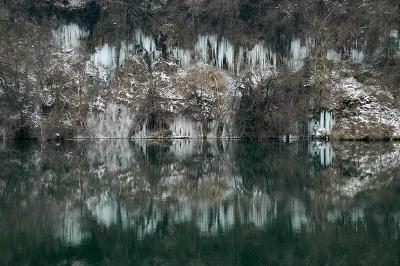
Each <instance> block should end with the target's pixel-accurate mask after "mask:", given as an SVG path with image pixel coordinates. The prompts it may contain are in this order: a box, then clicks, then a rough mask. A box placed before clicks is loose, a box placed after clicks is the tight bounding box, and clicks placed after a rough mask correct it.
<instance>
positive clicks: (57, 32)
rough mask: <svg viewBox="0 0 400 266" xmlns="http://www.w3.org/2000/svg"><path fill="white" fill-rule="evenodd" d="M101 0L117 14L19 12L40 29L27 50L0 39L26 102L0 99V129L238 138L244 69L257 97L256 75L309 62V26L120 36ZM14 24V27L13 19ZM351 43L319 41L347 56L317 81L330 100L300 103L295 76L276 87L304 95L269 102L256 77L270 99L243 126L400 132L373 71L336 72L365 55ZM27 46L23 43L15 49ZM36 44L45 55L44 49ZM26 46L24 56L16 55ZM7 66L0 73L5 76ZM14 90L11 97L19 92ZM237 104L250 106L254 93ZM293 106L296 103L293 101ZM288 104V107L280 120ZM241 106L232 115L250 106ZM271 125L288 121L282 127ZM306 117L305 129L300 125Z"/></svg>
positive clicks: (75, 1)
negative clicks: (361, 76)
mask: <svg viewBox="0 0 400 266" xmlns="http://www.w3.org/2000/svg"><path fill="white" fill-rule="evenodd" d="M107 2H108V1H89V0H87V1H86V0H81V1H80V0H67V1H61V0H60V1H53V2H52V5H55V6H56V7H58V8H61V9H66V10H70V11H71V12H72V13H71V14H74V12H75V11H76V14H81V13H82V12H80V11H79V9H85V8H86V7H87V6H88V5H95V7H96V8H99V9H101V4H106V3H107ZM48 4H49V3H48ZM108 4H109V5H107V6H104V10H103V11H104V12H108V11H107V10H114V11H113V12H115V13H112V14H111V13H110V14H109V15H110V17H109V19H115V22H114V21H106V22H107V23H110V24H107V23H105V24H104V25H97V26H96V25H95V24H96V23H97V22H90V23H88V25H86V24H85V23H82V20H84V19H82V18H80V17H79V16H78V17H79V18H78V17H76V18H75V17H74V16H71V17H68V19H67V20H66V21H57V22H51V23H54V25H53V24H51V27H50V26H46V27H45V28H35V27H33V26H32V25H31V24H29V23H26V25H25V24H22V26H21V28H24V27H26V28H28V26H29V25H30V26H31V27H32V29H36V30H37V32H40V33H42V32H43V33H46V34H43V36H44V37H43V38H42V39H40V38H38V36H36V38H35V39H34V40H35V41H34V42H32V43H33V44H34V45H33V46H32V48H29V50H27V48H28V45H27V44H26V43H25V44H24V45H26V47H24V46H21V47H22V48H17V51H12V52H10V51H8V52H4V53H3V50H1V49H0V51H1V52H2V53H3V54H6V55H7V54H13V53H20V54H21V56H20V58H6V60H3V61H16V60H15V59H18V60H21V61H22V62H23V63H21V66H19V67H18V68H16V69H11V70H12V71H16V72H17V73H18V72H21V73H19V74H21V76H23V75H26V79H25V80H24V82H25V83H26V84H25V85H24V88H22V89H23V90H24V91H25V92H26V93H25V95H22V96H24V97H25V96H26V99H23V102H24V104H26V105H27V106H23V108H22V107H21V108H20V109H21V110H17V109H18V108H16V109H15V108H14V107H12V105H13V104H12V103H7V104H6V105H3V104H2V106H1V108H0V112H1V114H2V117H0V118H1V119H0V138H12V137H15V136H26V137H34V138H39V139H49V138H50V139H51V138H77V137H83V138H237V137H242V136H239V133H238V132H239V130H237V129H236V128H235V126H236V127H238V124H239V123H235V122H237V121H236V120H235V119H238V115H237V114H238V113H240V111H238V110H239V108H237V107H238V106H239V105H240V104H238V102H240V100H241V99H244V98H245V97H242V95H241V86H242V85H243V84H242V83H243V82H242V81H243V80H244V79H245V78H247V79H248V80H250V81H251V83H252V85H251V86H250V87H251V88H249V90H248V92H249V95H251V96H254V95H256V96H257V93H255V94H253V93H250V92H253V91H255V87H257V86H258V85H257V84H260V83H261V82H262V81H265V80H267V79H268V78H269V77H271V76H274V75H276V74H277V73H293V72H295V73H303V72H301V71H304V73H306V70H305V69H306V68H307V64H308V62H309V61H312V60H315V61H317V59H316V58H314V57H315V55H314V54H313V53H312V51H313V50H314V49H316V47H315V45H316V41H315V36H312V34H305V35H304V36H303V35H294V36H293V37H290V38H289V39H286V40H284V42H283V43H280V44H279V45H278V44H277V43H276V42H274V41H273V40H269V39H268V38H266V39H265V40H263V41H260V40H258V39H257V40H254V39H251V38H249V39H251V40H241V41H237V40H236V41H234V38H230V36H229V37H228V36H224V35H217V34H215V32H213V31H212V30H210V31H209V32H200V33H198V34H197V32H196V34H195V35H193V36H192V37H193V38H192V40H191V43H190V44H185V45H183V44H181V43H180V42H178V41H172V39H169V37H168V36H167V34H166V33H164V32H163V31H161V33H160V32H157V33H154V32H153V34H150V33H149V31H144V30H142V29H141V28H139V27H137V28H135V27H136V26H135V27H134V28H132V29H129V30H130V31H129V32H128V33H124V34H122V33H121V32H120V31H118V32H119V33H118V34H120V35H121V36H118V37H116V36H113V35H112V34H111V33H110V31H114V30H116V27H117V26H118V25H119V24H118V23H119V22H118V20H117V18H116V17H115V15H116V14H120V13H119V12H117V11H118V10H119V9H118V8H120V6H119V5H115V6H113V5H112V4H111V2H108ZM164 4H165V3H164ZM49 5H50V4H49ZM89 9H91V7H90V8H89ZM96 10H97V9H96ZM125 11H126V10H125ZM96 12H97V11H96ZM110 12H111V11H110ZM83 13H85V12H83ZM68 14H69V13H68ZM105 14H106V13H105ZM111 15H113V16H111ZM105 17H106V16H105ZM71 18H72V19H71ZM74 19H75V20H74ZM8 20H9V19H7V21H8ZM5 21H6V20H4V21H3V20H2V21H1V22H0V23H5ZM91 23H92V24H91ZM171 23H172V22H171ZM89 24H90V25H89ZM111 24H112V25H113V26H111ZM5 25H6V24H5ZM27 25H28V26H27ZM103 26H104V27H103ZM106 26H107V27H106ZM125 26H126V25H125ZM37 27H38V26H37ZM108 27H110V28H108ZM121 27H122V26H121ZM143 28H144V27H143ZM161 28H163V29H164V28H165V29H166V30H165V32H168V34H171V35H173V33H174V32H173V29H174V25H173V24H171V25H170V24H168V25H166V26H165V27H161ZM28 29H29V28H28ZM12 30H14V31H15V32H14V33H15V35H16V36H19V35H18V34H20V33H19V29H18V28H15V29H14V28H13V29H12ZM29 32H35V31H34V30H29V31H27V33H24V34H25V35H27V34H28V33H29ZM392 32H393V31H392ZM24 34H22V35H24ZM118 34H117V35H118ZM20 35H21V34H20ZM38 35H41V34H38ZM107 35H108V36H107ZM390 36H391V38H395V39H396V38H398V34H397V33H396V34H394V33H391V35H390ZM19 37H20V39H24V38H25V39H24V41H25V42H26V39H27V38H26V36H19ZM34 37H35V36H34ZM114 37H116V38H114ZM240 37H243V36H240ZM17 41H19V39H18V38H16V40H15V42H17ZM41 43H45V44H46V45H40V44H41ZM249 43H250V44H249ZM2 44H3V43H2ZM281 46H284V47H281ZM350 46H351V47H347V49H344V48H343V49H339V50H341V51H336V50H332V49H327V50H324V51H323V52H321V54H320V55H318V57H321V58H325V59H326V60H329V61H330V62H331V64H334V65H336V64H337V65H339V63H341V62H342V61H343V60H347V63H346V64H347V65H346V66H343V65H344V64H343V65H341V66H340V67H342V68H343V69H341V70H340V69H339V70H338V69H336V70H332V71H331V73H329V86H328V90H326V91H325V93H326V94H327V95H329V96H328V99H325V101H323V102H322V103H321V102H319V103H318V105H317V106H311V103H310V106H309V107H310V108H308V109H309V110H307V106H306V105H308V103H307V102H308V98H312V97H313V96H315V97H318V95H317V93H315V95H312V93H310V92H305V91H304V90H307V89H304V90H303V88H308V87H307V85H305V84H301V86H299V87H300V89H299V90H297V88H296V90H294V89H292V90H290V88H289V89H286V88H285V89H283V90H281V91H284V97H283V98H289V97H286V96H287V95H289V94H290V93H292V94H293V92H294V91H295V92H296V93H297V94H298V95H302V96H301V97H303V98H304V99H305V98H307V99H306V100H304V101H300V100H298V99H297V100H292V98H289V100H288V101H287V102H285V104H286V105H279V104H277V103H279V101H278V100H276V101H275V102H274V97H275V98H277V96H274V95H277V94H276V93H275V92H274V90H275V91H276V88H272V89H270V88H266V87H268V86H267V85H266V86H264V87H263V89H265V90H266V91H265V92H264V91H263V92H261V94H263V93H264V95H266V96H265V97H264V98H265V99H267V100H265V101H261V103H259V105H256V107H257V108H258V107H259V106H261V107H260V108H259V109H262V108H263V107H265V106H267V105H268V107H265V108H264V109H262V110H261V111H260V112H259V114H258V115H259V116H260V117H261V118H260V119H259V120H254V121H256V122H254V121H253V120H251V119H249V120H251V121H250V122H249V123H247V124H246V128H250V129H254V128H258V127H257V126H254V125H253V124H255V123H264V124H265V125H266V126H265V127H259V128H262V130H264V131H267V130H266V129H265V128H269V127H270V128H279V130H276V131H279V134H278V135H279V136H281V135H284V134H286V135H285V138H289V139H290V140H293V139H297V138H298V137H299V136H298V135H300V134H302V135H304V136H303V137H306V135H308V136H311V137H315V138H321V139H327V138H333V139H391V138H400V122H399V119H398V117H399V113H400V111H399V109H398V107H397V108H396V107H395V102H396V101H398V99H395V97H394V96H393V95H392V94H391V93H390V92H388V91H386V89H385V87H384V86H379V85H376V84H380V82H379V81H378V80H374V79H373V78H370V79H369V80H367V81H366V82H368V83H366V82H364V83H360V82H358V81H357V80H356V79H355V78H353V77H349V76H348V75H347V76H346V75H345V74H343V73H342V72H346V71H347V72H349V71H350V72H351V70H348V69H346V68H348V67H349V66H351V65H352V64H357V65H359V64H362V63H363V61H364V57H365V54H364V53H365V51H366V47H364V45H363V44H359V43H358V42H357V41H356V45H350ZM2 47H7V45H6V44H4V45H2ZM25 48H26V49H25ZM3 49H4V48H3ZM18 49H19V50H18ZM25 50H27V52H26V54H24V53H23V52H24V51H25ZM43 51H45V53H44V52H43ZM43 53H44V54H46V56H42V55H43ZM3 54H2V55H3ZM28 56H29V60H28V59H27V58H26V57H28ZM42 58H44V59H42ZM346 58H347V59H346ZM44 66H46V69H44ZM11 68H12V67H11ZM21 69H22V70H24V71H22V70H21ZM282 69H284V70H282ZM12 71H10V73H9V75H10V77H13V76H15V75H14V73H13V72H12ZM309 72H312V71H309ZM305 75H307V78H308V76H309V75H312V74H310V73H308V72H307V74H305ZM350 76H351V75H350ZM353 76H354V75H353ZM7 78H8V77H7ZM241 82H242V83H241ZM278 83H279V82H278ZM294 83H295V82H293V84H294ZM10 84H11V85H13V84H12V83H10ZM14 84H15V83H14ZM373 84H375V85H373ZM283 86H284V85H282V87H283ZM253 87H254V88H253ZM277 87H279V84H278V85H277ZM289 87H290V86H289ZM31 88H34V89H31ZM20 89H21V88H20ZM20 91H21V90H20ZM303 95H304V96H303ZM28 96H29V97H28ZM301 97H298V98H301ZM15 98H16V101H18V99H21V97H17V96H16V97H15ZM22 98H23V97H22ZM260 98H262V97H260ZM269 98H270V99H271V100H270V101H269ZM293 98H294V97H293ZM4 101H7V95H6V93H3V91H2V90H0V103H3V102H4ZM267 102H268V103H267ZM304 102H306V103H305V104H304ZM246 104H248V105H254V101H253V99H249V100H248V102H246ZM300 105H301V108H302V110H301V112H299V109H296V108H293V106H300ZM303 105H304V106H305V107H304V108H303ZM4 106H6V107H4ZM13 108H14V109H15V110H14V109H13ZM285 108H286V109H285ZM278 109H279V110H278ZM283 109H284V110H283ZM303 109H304V110H303ZM4 110H5V111H4ZM241 110H243V109H241ZM252 111H253V110H251V112H252ZM274 112H275V113H279V112H281V113H285V115H270V117H272V116H273V119H275V120H284V121H274V122H276V123H270V124H268V121H269V120H268V119H270V117H268V114H269V113H274ZM265 113H267V115H265ZM291 113H293V117H294V118H293V119H288V116H289V115H288V114H291ZM297 113H300V114H297ZM310 114H311V115H310ZM246 115H247V116H243V117H244V118H243V117H242V118H243V119H246V117H247V118H248V117H251V115H253V114H252V113H251V114H246ZM254 116H256V115H254ZM300 116H302V117H301V118H299V117H300ZM310 116H311V117H310ZM21 117H23V119H22V118H21ZM267 120H268V121H267ZM271 120H272V118H271ZM307 120H309V124H308V125H307V122H308V121H307ZM251 123H253V124H251ZM242 124H245V123H242ZM250 124H251V125H250ZM299 125H300V126H299ZM281 128H286V131H285V130H281ZM300 128H301V129H300ZM303 128H305V130H303ZM307 128H308V133H304V132H305V131H307ZM246 132H247V131H246ZM271 132H273V130H271ZM281 132H283V133H282V134H281ZM300 132H301V133H300ZM268 134H270V135H272V134H273V133H270V132H267V133H265V135H263V134H259V136H262V137H264V136H265V137H270V136H269V135H268ZM267 135H268V136H267ZM271 137H277V136H271Z"/></svg>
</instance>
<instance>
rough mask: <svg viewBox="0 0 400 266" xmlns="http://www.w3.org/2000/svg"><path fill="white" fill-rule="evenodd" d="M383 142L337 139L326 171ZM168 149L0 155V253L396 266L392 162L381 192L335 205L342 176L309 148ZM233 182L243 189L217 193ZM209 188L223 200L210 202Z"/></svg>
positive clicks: (19, 257)
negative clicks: (334, 191)
mask: <svg viewBox="0 0 400 266" xmlns="http://www.w3.org/2000/svg"><path fill="white" fill-rule="evenodd" d="M353 145H355V146H353ZM380 145H382V146H379V147H381V148H382V149H379V148H377V147H378V146H376V147H374V149H373V151H369V150H368V149H367V147H366V146H364V145H363V144H359V145H357V144H348V145H345V144H343V145H342V146H339V147H337V148H336V149H335V150H336V154H337V156H338V158H336V159H335V160H334V164H336V165H335V167H336V168H337V169H342V168H340V167H338V165H340V164H341V163H343V161H342V158H347V157H346V156H347V155H349V156H353V154H358V155H357V157H359V158H361V154H364V155H368V154H369V153H370V152H371V154H369V155H370V156H369V158H370V160H374V158H375V157H374V156H375V155H378V154H380V157H381V158H386V157H385V156H386V155H390V154H392V153H393V152H395V151H396V149H395V148H394V147H395V146H391V145H389V146H387V145H388V144H380ZM171 147H172V146H170V144H168V143H167V144H163V145H160V144H156V143H146V144H138V143H136V144H133V143H132V144H128V143H125V144H121V142H109V141H105V142H96V143H85V142H82V143H79V144H76V143H70V144H68V143H65V144H64V145H60V146H57V145H55V144H53V143H46V144H44V145H43V146H39V145H34V146H32V147H26V146H25V145H23V148H19V147H14V146H10V147H7V149H4V150H1V153H0V156H1V158H0V159H1V162H2V169H3V171H2V172H0V184H1V186H0V195H1V196H2V198H1V201H0V213H1V215H0V224H1V226H0V246H2V247H4V248H3V249H2V250H1V251H0V252H1V253H0V255H1V256H0V257H1V258H2V259H3V258H4V259H5V260H6V262H10V263H11V264H35V263H36V264H56V263H58V262H60V261H63V260H66V261H71V260H82V261H86V262H89V263H107V261H113V262H115V263H116V264H127V263H128V262H129V263H134V264H144V263H150V262H154V263H171V264H185V263H199V264H206V263H207V262H209V261H213V262H214V263H217V264H220V263H221V264H224V263H228V264H253V263H255V264H257V263H261V264H279V263H282V262H284V263H285V264H291V263H293V262H296V263H297V264H300V265H303V264H304V265H310V264H320V263H322V264H334V263H336V262H338V261H339V262H342V263H343V264H357V263H358V262H360V261H364V262H369V263H372V264H376V263H378V262H379V263H380V262H382V263H384V264H393V262H396V261H395V260H396V259H397V256H398V255H397V254H398V253H396V252H397V251H396V244H398V243H397V242H398V235H399V232H400V227H399V222H400V215H399V213H400V211H399V208H398V204H397V202H398V200H399V198H398V195H399V193H398V192H399V180H397V179H398V178H397V179H396V175H395V173H394V174H393V172H392V173H391V172H390V171H389V172H388V171H387V170H388V169H389V170H390V169H394V170H397V168H396V167H395V166H394V167H392V168H388V169H386V170H385V169H382V173H384V175H383V177H385V176H386V177H387V176H389V175H390V173H391V176H392V177H394V180H393V182H392V183H390V185H388V186H383V187H382V188H380V189H379V190H376V191H373V190H372V191H364V192H363V193H359V194H357V196H356V197H355V198H354V199H352V200H347V201H345V200H344V199H343V198H341V197H339V199H338V198H336V200H335V201H333V200H332V197H331V195H330V194H329V193H326V191H329V188H330V186H331V185H332V184H335V183H332V181H331V180H330V179H333V178H335V177H336V178H339V179H340V178H343V177H342V176H341V175H338V174H335V172H333V170H335V169H333V170H332V169H331V168H332V167H331V168H328V169H326V168H325V167H323V168H318V167H316V165H315V164H316V162H315V161H314V160H313V159H311V158H310V157H309V156H308V155H307V154H308V149H307V144H306V143H305V144H302V143H298V144H283V143H279V142H275V143H274V142H270V143H246V142H241V143H223V144H222V145H214V143H206V142H196V145H194V146H193V149H192V150H190V151H191V152H185V153H179V152H177V151H173V150H172V149H171ZM355 151H356V152H355ZM359 153H361V154H359ZM182 154H184V155H182ZM346 154H347V155H346ZM366 162H370V161H368V160H367V161H366ZM350 163H351V162H350ZM360 165H361V164H359V165H358V166H357V165H356V167H359V166H360ZM395 165H396V164H395ZM311 167H314V170H315V171H314V172H313V173H312V174H310V171H309V169H310V168H311ZM356 167H352V168H351V169H353V168H354V169H357V168H356ZM337 169H336V170H337ZM358 169H361V168H358ZM357 171H360V170H357ZM357 171H356V172H357ZM346 172H348V170H346ZM338 173H339V174H340V173H341V172H340V171H339V172H338ZM232 176H240V177H241V179H242V181H243V183H236V185H235V186H234V188H235V189H236V190H234V191H231V192H230V194H227V195H226V194H224V192H226V191H227V190H229V189H231V187H230V186H229V182H228V181H227V179H229V177H232ZM134 177H137V180H136V181H135V182H136V183H135V182H134V181H132V178H133V179H134ZM138 180H139V181H140V182H142V183H140V182H139V181H138ZM143 180H144V181H143ZM131 182H133V183H131ZM138 182H139V183H138ZM220 182H222V183H223V184H221V183H220ZM224 182H225V183H224ZM146 184H148V185H146ZM140 187H141V188H142V190H141V189H140ZM215 187H219V188H220V189H221V191H219V192H218V193H221V194H224V195H223V196H210V194H211V193H212V191H213V190H212V189H214V188H215ZM132 188H137V189H138V190H137V192H136V193H138V194H137V195H134V194H133V193H134V192H132V190H131V189H132ZM243 192H244V193H243ZM255 192H256V193H255ZM163 193H169V194H167V197H166V198H164V199H163V197H162V195H163ZM179 196H181V197H183V198H184V199H182V198H179ZM377 228H379V230H376V229H377ZM366 243H370V244H368V245H366ZM371 243H372V244H371ZM382 254H385V255H384V256H380V255H382ZM378 258H380V261H378ZM6 265H7V263H6Z"/></svg>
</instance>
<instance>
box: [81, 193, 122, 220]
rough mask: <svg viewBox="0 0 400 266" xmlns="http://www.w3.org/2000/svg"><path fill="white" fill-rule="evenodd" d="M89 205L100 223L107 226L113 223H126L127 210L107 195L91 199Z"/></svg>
mask: <svg viewBox="0 0 400 266" xmlns="http://www.w3.org/2000/svg"><path fill="white" fill-rule="evenodd" d="M87 207H88V209H89V211H90V212H91V213H92V215H93V216H94V217H95V218H96V220H97V222H98V223H102V224H104V225H106V226H110V225H112V224H121V225H122V226H125V225H126V222H127V212H126V210H125V208H123V207H122V206H121V205H120V204H119V203H118V202H117V201H115V200H113V199H109V198H108V197H107V196H105V195H101V196H100V200H97V199H89V200H88V201H87Z"/></svg>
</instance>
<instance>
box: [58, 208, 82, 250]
mask: <svg viewBox="0 0 400 266" xmlns="http://www.w3.org/2000/svg"><path fill="white" fill-rule="evenodd" d="M60 218H61V221H60V227H59V228H58V231H57V234H58V236H59V237H60V238H61V240H62V241H64V242H66V243H68V244H69V245H79V244H80V243H81V241H82V240H83V238H84V237H85V233H84V232H83V230H82V225H81V221H82V213H81V211H80V210H76V209H72V210H71V209H68V208H67V209H66V210H65V212H64V213H63V214H62V215H61V217H60Z"/></svg>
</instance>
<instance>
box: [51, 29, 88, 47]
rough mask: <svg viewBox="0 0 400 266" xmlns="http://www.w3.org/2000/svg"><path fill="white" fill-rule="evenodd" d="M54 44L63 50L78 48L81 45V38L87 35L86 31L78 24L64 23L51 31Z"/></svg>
mask: <svg viewBox="0 0 400 266" xmlns="http://www.w3.org/2000/svg"><path fill="white" fill-rule="evenodd" d="M52 35H53V40H54V42H55V44H56V45H57V46H59V47H61V49H62V50H64V51H69V50H73V49H78V48H79V47H80V46H81V45H82V40H83V39H84V38H86V37H88V35H89V33H88V31H86V30H84V29H83V28H82V27H80V26H79V25H78V24H75V23H70V24H64V25H61V26H60V27H58V28H57V29H55V30H53V31H52Z"/></svg>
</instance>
